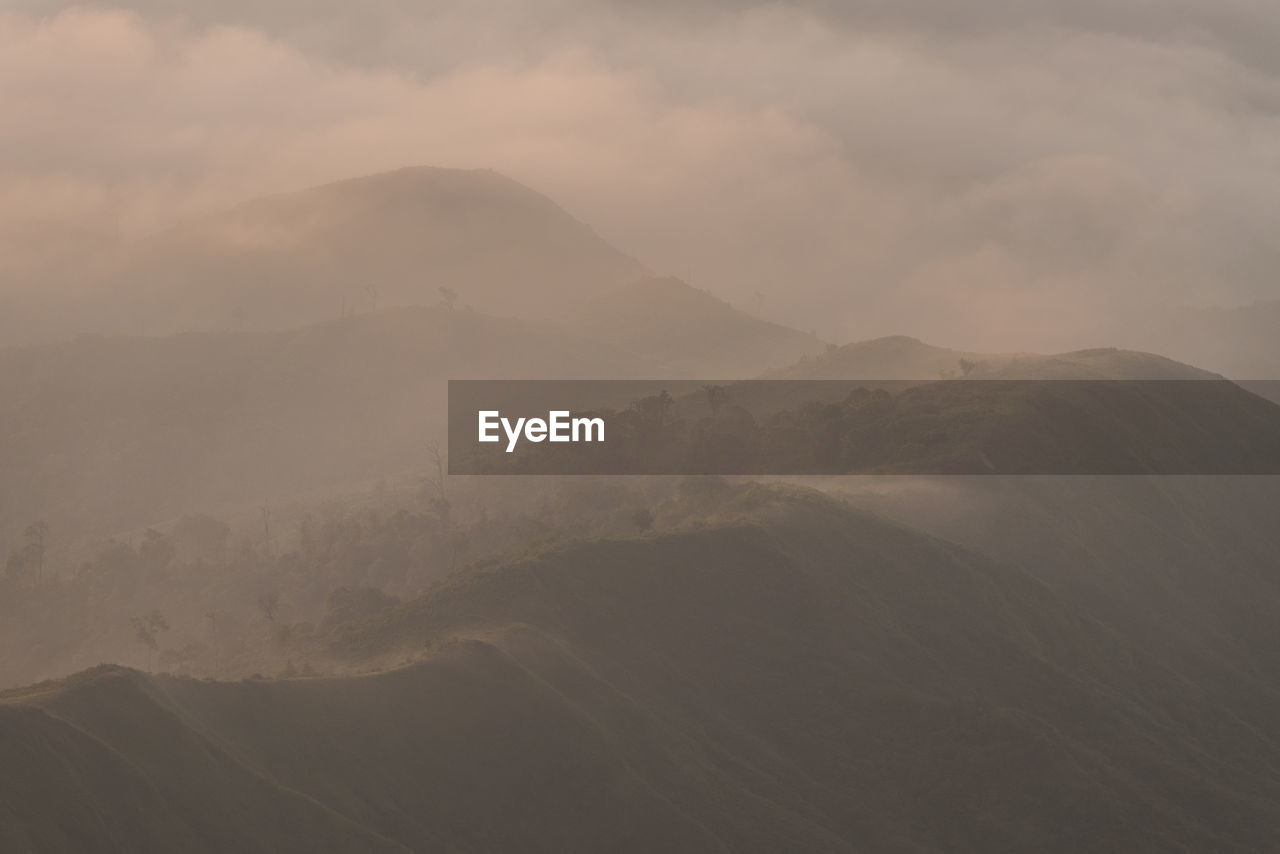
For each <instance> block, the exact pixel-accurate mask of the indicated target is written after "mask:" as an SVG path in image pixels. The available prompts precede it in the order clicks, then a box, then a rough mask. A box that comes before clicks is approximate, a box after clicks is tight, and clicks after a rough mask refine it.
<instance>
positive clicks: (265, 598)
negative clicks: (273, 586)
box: [258, 590, 280, 623]
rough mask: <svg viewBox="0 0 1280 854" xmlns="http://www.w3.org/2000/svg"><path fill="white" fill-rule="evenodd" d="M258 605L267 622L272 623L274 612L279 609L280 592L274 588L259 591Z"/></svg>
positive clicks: (277, 611)
mask: <svg viewBox="0 0 1280 854" xmlns="http://www.w3.org/2000/svg"><path fill="white" fill-rule="evenodd" d="M258 607H259V608H260V609H261V610H262V616H264V617H266V618H267V622H269V623H274V622H275V621H276V614H277V613H279V611H280V594H279V593H277V592H276V591H274V590H266V591H263V592H262V593H259V594H258Z"/></svg>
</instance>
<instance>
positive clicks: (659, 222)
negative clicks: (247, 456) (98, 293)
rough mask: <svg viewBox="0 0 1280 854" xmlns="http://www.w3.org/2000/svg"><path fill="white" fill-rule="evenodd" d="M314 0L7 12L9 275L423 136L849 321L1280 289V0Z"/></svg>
mask: <svg viewBox="0 0 1280 854" xmlns="http://www.w3.org/2000/svg"><path fill="white" fill-rule="evenodd" d="M326 7H328V4H321V5H319V6H318V7H317V4H283V3H279V4H218V5H217V7H216V10H215V8H214V7H209V6H207V5H206V4H185V6H184V5H178V6H174V5H173V4H146V3H138V4H134V5H133V6H132V7H131V8H125V9H119V8H109V7H106V6H92V7H65V8H64V7H63V6H61V5H58V4H50V3H36V2H27V3H20V4H18V5H17V7H16V10H15V11H11V12H9V13H7V14H5V15H4V16H3V17H0V110H2V111H3V114H4V115H5V117H6V119H5V125H6V132H5V133H4V135H3V136H2V137H0V163H3V166H0V257H3V259H4V261H3V265H4V267H3V275H4V277H5V291H7V292H8V293H7V294H6V295H7V296H10V297H11V298H13V296H14V295H15V294H17V293H20V292H21V291H22V289H23V286H24V283H26V284H27V286H28V287H33V286H38V287H40V288H41V289H42V290H44V291H45V292H46V293H47V292H48V291H49V289H50V288H53V289H58V288H63V287H72V286H74V285H83V284H85V283H86V282H87V281H89V280H91V279H93V276H92V275H89V274H87V273H85V272H84V269H83V268H82V267H81V266H79V264H78V262H79V261H80V260H87V261H89V262H90V263H91V264H97V263H99V261H100V259H101V258H102V257H104V254H106V255H109V254H110V253H111V252H113V251H115V250H116V249H117V248H118V246H119V244H120V242H121V241H126V242H127V241H129V240H133V239H136V238H139V237H145V236H147V235H152V234H156V233H158V232H162V231H163V230H164V229H165V228H167V227H169V226H171V225H173V224H174V223H177V222H181V221H184V220H189V219H191V218H193V217H198V216H200V215H202V214H204V213H207V212H212V211H217V210H220V209H223V208H226V207H228V206H231V205H233V204H235V203H238V202H240V201H243V200H245V199H248V198H252V197H256V196H260V195H263V194H266V193H272V192H279V191H286V190H293V189H300V188H304V187H307V186H311V185H314V184H318V183H323V182H326V181H332V180H337V179H342V178H347V177H352V176H357V175H362V174H368V173H375V172H380V171H385V170H390V169H394V168H398V167H402V166H407V165H417V164H426V165H434V166H446V167H463V168H492V169H495V170H497V171H499V172H501V173H503V174H505V175H508V176H510V177H512V178H514V179H516V180H518V181H520V182H522V183H524V184H526V185H528V186H530V187H532V188H534V189H536V190H538V191H539V192H542V193H544V194H546V195H547V196H549V197H550V198H552V199H553V200H555V201H556V202H558V203H559V204H561V205H562V206H564V207H565V209H566V210H567V211H568V212H569V213H570V214H572V215H573V216H575V217H577V218H579V219H581V220H582V221H584V222H586V223H588V224H589V225H591V226H592V227H593V228H595V229H596V231H597V232H598V233H599V234H600V235H601V236H602V237H604V238H605V239H606V240H608V241H609V242H611V243H612V244H614V245H615V246H617V247H619V248H620V249H621V250H623V251H624V252H626V253H629V254H631V255H633V256H634V257H636V258H638V259H640V260H641V261H642V262H643V263H645V264H646V265H648V266H649V267H651V268H652V269H654V270H656V271H658V272H661V273H664V274H673V275H676V276H679V277H681V278H683V279H687V280H689V281H691V282H692V283H693V284H694V285H696V286H698V287H702V288H707V289H709V290H711V291H712V292H714V293H716V294H717V295H720V296H722V297H725V298H727V299H729V300H730V301H732V302H734V303H735V304H736V305H739V306H741V307H746V308H749V309H751V310H753V311H757V312H759V313H762V314H765V315H766V316H768V317H770V318H771V319H774V320H778V321H781V322H784V323H787V324H790V325H792V326H795V327H797V328H799V329H801V330H804V331H810V330H812V331H814V332H816V334H818V335H819V336H820V337H822V338H824V339H825V340H828V341H833V342H836V343H844V342H846V341H849V340H853V339H858V338H866V337H871V336H875V335H883V334H891V333H901V332H905V333H909V334H913V335H917V336H919V337H922V338H925V339H928V340H931V341H935V342H937V343H940V344H945V345H949V346H957V347H970V348H987V349H993V348H994V349H1034V350H1041V351H1044V350H1059V349H1066V348H1070V347H1084V346H1095V345H1107V344H1117V343H1119V344H1125V343H1131V344H1138V343H1146V342H1137V341H1129V342H1126V341H1123V340H1117V339H1120V338H1123V337H1125V335H1126V330H1127V329H1128V328H1130V327H1131V326H1132V325H1133V322H1134V321H1135V320H1138V319H1142V318H1147V317H1149V316H1150V315H1152V314H1153V313H1157V314H1158V313H1160V312H1163V311H1166V310H1167V309H1169V308H1170V307H1176V306H1190V307H1207V306H1226V307H1230V306H1237V305H1247V304H1249V303H1251V302H1252V301H1254V300H1259V299H1268V298H1272V297H1274V296H1275V294H1276V288H1275V286H1274V284H1273V281H1274V280H1273V273H1272V272H1271V271H1272V270H1274V268H1275V266H1276V262H1277V247H1276V244H1275V240H1274V238H1273V235H1274V234H1275V233H1276V219H1277V213H1278V211H1277V206H1280V202H1278V201H1277V200H1278V199H1280V192H1277V190H1278V189H1280V188H1278V187H1277V181H1280V178H1278V177H1277V176H1278V175H1280V171H1278V170H1277V169H1276V168H1275V166H1276V162H1275V161H1276V155H1275V152H1276V151H1277V150H1280V147H1278V145H1277V143H1280V139H1278V138H1277V136H1278V135H1280V127H1278V125H1277V120H1276V111H1277V105H1280V81H1278V80H1277V77H1276V74H1277V68H1276V63H1275V62H1274V60H1273V58H1272V57H1273V55H1274V51H1271V50H1269V47H1271V46H1272V45H1273V44H1274V40H1275V38H1276V37H1277V35H1280V28H1278V27H1277V23H1278V22H1277V13H1276V12H1275V11H1274V9H1273V7H1271V6H1270V5H1269V4H1265V3H1231V4H1213V6H1212V7H1203V8H1202V7H1200V6H1198V5H1196V4H1188V3H1162V4H1156V5H1155V6H1152V5H1151V4H1147V3H1106V4H1103V3H1087V4H1080V3H1051V2H1041V3H1034V4H1027V3H997V2H990V3H979V4H966V5H965V7H964V10H963V13H961V10H960V9H958V8H957V7H955V6H954V4H947V3H942V2H918V3H907V4H902V3H892V4H891V3H858V4H823V3H809V4H748V3H739V4H728V3H725V4H695V5H693V6H689V5H686V4H662V5H660V6H656V7H655V6H653V5H652V4H601V3H557V4H540V5H539V6H538V7H537V8H536V9H535V8H533V7H531V6H529V5H528V4H515V3H503V2H498V3H486V4H481V5H477V4H461V3H456V4H432V7H431V9H430V10H427V9H425V8H418V7H416V6H413V5H411V4H396V3H389V2H385V3H376V4H372V5H371V6H369V5H365V4H361V5H360V6H359V7H358V8H357V7H355V6H352V7H350V8H347V7H345V6H334V7H331V8H326ZM90 269H92V267H90ZM62 311H64V312H74V307H69V308H65V309H62ZM87 325H88V324H86V326H87Z"/></svg>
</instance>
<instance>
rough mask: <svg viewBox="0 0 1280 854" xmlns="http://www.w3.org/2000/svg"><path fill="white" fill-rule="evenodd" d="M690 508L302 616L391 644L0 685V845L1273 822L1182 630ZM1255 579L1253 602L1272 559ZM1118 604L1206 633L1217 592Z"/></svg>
mask: <svg viewBox="0 0 1280 854" xmlns="http://www.w3.org/2000/svg"><path fill="white" fill-rule="evenodd" d="M715 513H716V515H715V516H714V517H713V519H712V520H710V521H709V523H708V524H705V525H704V526H702V527H700V528H697V529H690V530H684V531H677V532H671V533H667V534H661V535H655V536H647V537H642V538H637V539H622V540H593V541H586V542H581V543H577V544H571V545H567V546H563V547H560V548H556V549H551V550H547V551H543V552H541V553H538V554H535V555H533V556H530V557H526V558H522V559H518V560H514V561H512V562H509V563H506V564H503V565H501V566H498V567H495V568H492V569H489V570H484V571H480V570H475V571H469V572H466V573H463V574H460V575H458V576H456V577H455V578H453V579H451V580H450V581H448V582H447V583H445V584H443V585H442V586H441V587H439V588H438V589H436V590H434V591H432V592H430V593H428V594H427V595H425V596H424V597H422V598H419V599H416V600H413V601H410V602H408V603H405V604H402V605H398V606H393V607H392V608H391V609H390V610H388V611H384V612H382V613H379V614H378V615H377V616H376V617H375V618H370V619H368V620H366V621H356V622H353V623H351V624H350V625H348V626H346V629H345V631H343V632H341V633H338V634H336V635H334V638H335V641H334V643H335V647H334V651H335V652H338V653H341V654H345V655H348V656H350V657H353V658H356V657H362V658H368V657H369V656H382V657H386V658H388V659H390V660H395V659H400V660H403V658H404V657H410V658H416V659H417V663H414V664H411V665H408V666H404V667H401V668H399V669H395V670H392V671H389V672H383V673H379V674H373V675H368V676H363V677H358V678H347V679H336V678H311V679H293V680H286V681H247V682H242V683H213V682H204V681H200V680H195V679H178V678H171V677H148V676H144V675H142V674H139V673H137V672H133V671H126V670H121V669H110V668H108V669H101V670H97V671H91V672H88V673H85V674H82V675H80V676H78V677H75V678H72V679H70V680H67V681H65V682H63V683H56V684H47V685H42V686H36V687H33V688H30V689H26V690H23V691H17V692H9V693H8V694H5V695H3V699H0V757H3V759H4V767H5V769H6V773H5V774H3V775H0V787H2V788H0V846H3V847H4V848H5V849H6V850H29V849H33V848H35V849H38V850H41V851H44V852H50V854H57V852H61V851H76V852H79V851H84V850H90V849H94V850H103V851H130V852H149V851H172V850H183V851H191V852H201V851H211V852H212V851H226V850H273V851H281V852H288V851H308V852H310V851H315V850H334V851H347V850H371V851H382V850H386V851H407V850H417V851H421V850H450V851H463V852H507V851H514V850H519V851H526V852H562V854H572V852H579V851H581V852H595V851H628V852H629V851H636V852H641V851H690V852H706V851H734V852H757V851H758V852H776V851H782V850H794V851H833V852H835V851H866V850H871V851H903V852H907V851H911V852H923V851H973V852H979V851H982V852H985V851H1044V852H1058V851H1061V852H1076V851H1133V852H1143V851H1188V852H1189V851H1205V850H1238V851H1265V850H1269V848H1270V846H1271V844H1272V841H1273V840H1274V839H1275V838H1276V835H1277V833H1280V808H1277V806H1276V805H1277V804H1278V803H1280V775H1278V774H1277V772H1276V768H1277V767H1280V751H1278V749H1277V747H1276V745H1277V744H1280V727H1278V725H1277V721H1280V697H1278V696H1277V695H1276V694H1275V692H1274V691H1272V690H1269V689H1268V688H1267V686H1266V681H1265V678H1263V677H1261V676H1260V675H1259V674H1258V673H1256V672H1254V670H1253V669H1252V668H1246V667H1240V666H1238V663H1239V659H1238V658H1236V657H1232V656H1228V657H1225V658H1218V657H1216V656H1206V657H1203V658H1198V659H1196V660H1195V661H1194V664H1193V665H1189V664H1188V662H1187V661H1186V660H1184V658H1183V655H1182V650H1183V649H1184V648H1185V646H1186V645H1188V644H1193V643H1194V638H1193V637H1189V636H1188V637H1184V638H1182V640H1181V641H1180V642H1179V643H1178V644H1177V645H1176V646H1169V645H1165V644H1162V643H1161V642H1160V641H1161V637H1163V635H1157V636H1154V637H1151V638H1147V639H1146V640H1145V641H1144V642H1142V643H1138V642H1136V641H1134V640H1133V639H1131V638H1129V637H1127V636H1126V635H1125V634H1123V633H1121V632H1118V631H1117V630H1115V629H1114V628H1112V627H1111V626H1110V625H1109V624H1108V622H1107V621H1105V620H1100V619H1098V618H1096V617H1095V616H1094V611H1093V607H1092V606H1091V605H1089V604H1087V603H1085V602H1083V601H1082V600H1081V599H1080V598H1078V597H1077V595H1076V594H1075V593H1074V592H1073V591H1072V590H1071V589H1070V588H1066V587H1062V586H1058V585H1056V584H1053V583H1046V582H1045V581H1041V580H1037V579H1036V578H1035V577H1033V576H1032V575H1031V574H1029V573H1028V572H1026V571H1024V570H1022V569H1019V568H1016V567H1013V566H1010V565H1008V564H1002V563H997V562H993V561H991V560H988V559H986V558H984V557H983V556H981V555H980V554H978V553H975V552H973V551H968V550H965V549H963V548H960V547H958V546H954V545H950V544H948V543H945V542H943V541H940V540H937V539H933V538H931V537H929V536H926V535H923V534H920V533H918V532H915V531H912V530H910V529H908V528H905V527H901V526H899V525H897V524H893V523H889V522H885V521H881V520H879V519H877V518H875V517H874V516H871V515H868V514H864V513H860V512H854V511H851V510H849V509H846V508H844V507H841V506H840V505H838V504H836V503H835V502H832V501H829V500H826V499H822V498H819V497H817V496H814V495H811V494H805V493H796V492H793V491H788V490H780V489H777V488H762V487H758V486H749V487H746V488H743V489H740V490H735V491H733V492H732V493H731V495H730V497H728V498H727V499H725V503H724V504H723V505H722V506H721V507H720V509H718V510H717V511H715ZM1201 535H1206V536H1207V535H1208V534H1207V532H1204V531H1202V532H1201ZM1186 571H1187V572H1192V573H1196V574H1197V577H1196V579H1190V578H1173V579H1171V580H1170V583H1171V584H1180V585H1182V587H1183V588H1184V589H1186V590H1188V591H1193V590H1197V589H1200V588H1201V586H1202V585H1203V587H1204V589H1209V590H1213V586H1212V585H1211V583H1210V581H1211V579H1212V577H1213V575H1214V573H1215V572H1216V571H1217V570H1216V568H1211V567H1209V566H1207V565H1203V564H1202V565H1199V566H1195V565H1188V566H1187V567H1186ZM1242 581H1243V579H1242V578H1237V577H1236V576H1235V575H1234V574H1232V575H1229V576H1225V577H1224V578H1223V580H1222V583H1223V584H1226V585H1228V586H1229V587H1230V590H1231V593H1232V595H1233V596H1234V595H1235V594H1236V593H1239V592H1241V591H1242V590H1244V589H1245V588H1244V587H1242V586H1241V582H1242ZM1224 592H1225V591H1221V590H1219V591H1218V595H1222V594H1223V593H1224ZM1255 599H1256V602H1255V605H1256V607H1257V608H1258V609H1259V611H1260V612H1263V611H1265V612H1266V613H1274V609H1275V608H1276V607H1277V602H1276V593H1275V589H1274V585H1273V586H1272V587H1270V588H1267V587H1265V586H1264V587H1260V588H1257V589H1256V592H1255ZM1232 601H1241V600H1238V599H1233V600H1232ZM1141 607H1147V608H1151V609H1155V608H1176V609H1177V614H1176V615H1175V616H1180V617H1182V618H1184V619H1192V618H1194V617H1196V616H1197V615H1200V616H1208V615H1213V616H1214V617H1215V620H1216V621H1215V622H1214V626H1215V628H1216V629H1218V630H1220V631H1225V632H1228V633H1229V632H1231V631H1233V624H1232V622H1231V621H1230V619H1229V616H1230V611H1229V609H1226V610H1221V604H1220V603H1219V602H1218V601H1216V600H1215V601H1213V602H1206V603H1201V602H1199V601H1197V597H1187V598H1183V599H1179V600H1177V601H1176V603H1175V602H1169V601H1166V600H1164V599H1161V600H1160V601H1158V602H1155V601H1152V602H1147V603H1145V605H1142V606H1141ZM1121 616H1123V615H1121ZM1161 625H1162V628H1161V631H1162V632H1168V631H1170V629H1169V628H1168V626H1169V625H1170V624H1161ZM1172 625H1173V626H1174V627H1175V628H1174V630H1175V631H1176V625H1177V621H1176V619H1175V620H1174V621H1173V622H1172ZM1245 637H1246V636H1245V635H1241V640H1243V639H1244V638H1245ZM1215 642H1216V641H1215ZM424 649H426V650H429V651H427V652H424ZM1258 652H1259V654H1262V653H1263V652H1265V653H1266V654H1267V655H1268V656H1270V657H1271V658H1274V654H1273V653H1272V652H1270V651H1269V650H1259V651H1258ZM1188 666H1194V667H1195V668H1196V669H1195V670H1194V671H1193V672H1192V673H1190V674H1189V673H1188V672H1187V670H1186V668H1187V667H1188ZM1189 677H1194V678H1189ZM1210 686H1211V687H1210ZM51 805H56V807H54V806H51ZM228 816H234V820H228Z"/></svg>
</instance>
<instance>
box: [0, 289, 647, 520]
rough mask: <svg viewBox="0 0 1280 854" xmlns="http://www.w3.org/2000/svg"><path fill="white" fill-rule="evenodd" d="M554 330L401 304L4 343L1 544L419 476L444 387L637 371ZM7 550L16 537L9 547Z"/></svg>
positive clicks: (439, 433)
mask: <svg viewBox="0 0 1280 854" xmlns="http://www.w3.org/2000/svg"><path fill="white" fill-rule="evenodd" d="M649 372H650V370H649V367H648V365H647V363H643V362H640V361H638V360H637V359H635V358H634V357H633V356H631V355H629V354H627V353H624V352H622V351H619V350H617V349H615V348H611V347H609V346H608V345H604V344H599V343H596V342H593V341H587V340H583V339H579V338H575V337H573V336H571V335H567V334H565V333H564V332H563V330H559V329H549V328H544V327H541V326H539V325H537V324H533V323H526V322H522V321H517V320H508V319H501V318H496V317H491V316H489V315H485V314H481V313H479V312H474V311H470V310H467V309H461V308H460V309H453V310H451V309H449V308H447V307H446V306H444V305H440V304H437V305H436V306H434V307H429V308H398V309H387V310H382V311H378V312H376V313H366V314H360V315H356V316H354V317H350V318H347V319H345V320H335V321H330V322H327V323H321V324H316V325H312V326H306V327H301V328H298V329H292V330H286V331H281V332H264V333H207V334H196V333H192V334H184V335H174V336H166V337H127V336H119V337H113V336H82V337H80V338H78V339H77V340H75V341H72V342H68V343H65V344H56V345H45V346H39V347H30V348H23V349H9V350H0V402H2V403H0V519H3V520H5V523H6V524H5V525H4V530H0V534H9V535H10V537H13V535H14V531H15V529H17V530H20V529H21V527H22V526H25V525H26V524H27V523H28V522H31V521H33V520H35V519H45V520H46V521H47V522H49V523H50V524H51V525H53V526H54V527H55V529H58V530H60V539H63V540H64V541H65V539H66V538H73V537H75V536H77V535H80V534H85V533H89V532H93V533H96V534H98V535H103V536H105V535H108V534H113V533H115V532H117V531H120V530H127V529H129V528H133V527H137V526H141V525H148V524H153V523H155V522H159V521H163V520H165V519H170V518H173V517H175V516H177V515H180V514H181V513H183V512H187V511H190V510H192V509H195V508H199V507H207V506H209V505H211V504H217V503H220V502H242V501H246V500H248V501H253V502H255V503H261V501H262V500H263V498H264V497H268V496H281V495H287V494H289V493H291V492H294V491H297V490H301V489H304V488H311V487H317V486H322V485H326V484H329V485H333V484H343V483H347V482H350V481H354V480H367V479H369V478H375V477H378V476H380V475H384V474H390V473H395V472H402V471H404V470H406V469H412V468H415V467H419V466H421V465H422V464H423V460H424V459H425V457H424V453H425V450H424V448H425V445H424V442H425V441H426V440H427V439H428V438H431V437H436V438H437V440H438V441H440V442H441V443H442V444H443V425H444V410H445V381H446V379H448V378H451V377H453V378H457V377H467V378H475V379H484V378H538V377H584V378H589V377H601V376H604V377H614V376H638V375H639V376H642V375H646V374H648V373H649ZM11 542H12V540H11Z"/></svg>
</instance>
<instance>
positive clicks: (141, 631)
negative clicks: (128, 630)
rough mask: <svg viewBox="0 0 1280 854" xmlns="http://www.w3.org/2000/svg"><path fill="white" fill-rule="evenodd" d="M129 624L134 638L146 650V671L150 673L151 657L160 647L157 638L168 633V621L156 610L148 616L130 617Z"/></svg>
mask: <svg viewBox="0 0 1280 854" xmlns="http://www.w3.org/2000/svg"><path fill="white" fill-rule="evenodd" d="M129 624H130V625H131V626H133V636H134V638H136V639H137V641H138V643H140V644H142V645H143V646H145V647H146V648H147V671H148V672H150V671H151V656H152V654H153V653H154V652H155V651H156V649H157V647H159V645H160V644H159V641H158V640H157V637H158V636H159V634H160V633H161V632H167V631H169V621H168V620H166V619H165V618H164V615H163V614H161V613H160V612H159V611H158V610H155V611H152V612H151V613H150V614H143V615H140V616H137V617H130V618H129Z"/></svg>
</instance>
